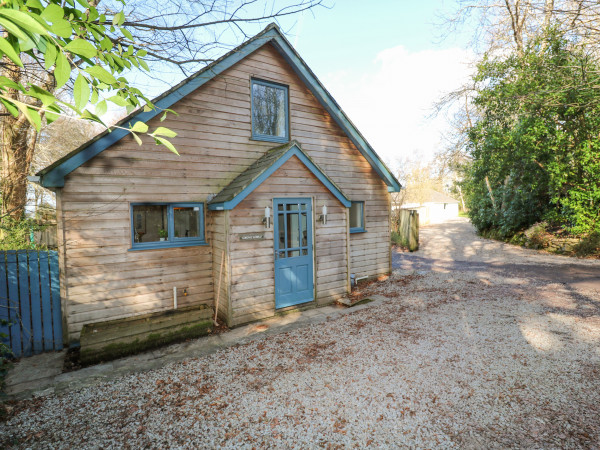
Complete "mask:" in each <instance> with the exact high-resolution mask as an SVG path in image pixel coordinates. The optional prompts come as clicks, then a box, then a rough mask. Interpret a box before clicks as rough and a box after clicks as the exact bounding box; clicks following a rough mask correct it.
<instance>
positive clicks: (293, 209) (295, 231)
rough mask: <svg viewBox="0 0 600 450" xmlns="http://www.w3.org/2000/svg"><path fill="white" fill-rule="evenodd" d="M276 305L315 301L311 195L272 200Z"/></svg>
mask: <svg viewBox="0 0 600 450" xmlns="http://www.w3.org/2000/svg"><path fill="white" fill-rule="evenodd" d="M273 208H274V209H273V216H274V217H273V218H274V232H275V233H274V234H275V236H274V237H275V308H285V307H286V306H292V305H298V304H300V303H306V302H311V301H313V300H314V289H313V286H314V283H313V255H312V227H311V223H312V216H311V200H310V198H285V199H283V198H276V199H275V200H274V201H273Z"/></svg>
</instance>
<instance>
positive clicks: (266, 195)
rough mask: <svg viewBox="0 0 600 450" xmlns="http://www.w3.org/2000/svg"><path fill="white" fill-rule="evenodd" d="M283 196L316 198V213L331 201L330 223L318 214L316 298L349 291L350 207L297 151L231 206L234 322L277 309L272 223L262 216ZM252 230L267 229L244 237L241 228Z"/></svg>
mask: <svg viewBox="0 0 600 450" xmlns="http://www.w3.org/2000/svg"><path fill="white" fill-rule="evenodd" d="M279 197H281V198H284V197H308V198H312V199H313V202H312V203H313V205H312V207H313V218H314V216H315V214H317V213H318V212H319V211H321V208H322V206H323V205H324V204H326V205H327V208H328V220H327V224H326V225H323V224H322V223H320V222H317V223H315V222H314V220H313V229H314V252H315V272H316V279H315V286H316V296H317V304H326V303H330V302H332V301H335V300H336V299H338V298H341V297H343V296H344V295H345V294H346V293H347V292H348V267H347V264H348V255H347V253H346V242H347V241H346V239H347V234H346V233H347V229H346V208H345V207H344V206H343V205H342V204H341V203H340V202H339V201H338V200H337V199H336V198H335V197H334V196H333V195H332V194H331V193H330V192H329V190H328V189H327V188H326V187H325V186H323V185H322V184H321V182H320V181H319V180H318V179H317V178H316V177H315V176H314V175H313V174H312V173H311V172H310V171H309V170H308V169H307V168H306V167H305V166H304V164H302V162H301V161H300V160H299V159H298V158H297V157H295V156H294V157H292V158H291V159H290V160H289V161H287V162H286V163H285V164H284V165H283V166H281V167H280V168H279V169H278V170H276V171H275V173H273V175H271V176H270V177H269V178H268V179H267V180H266V181H264V182H263V183H262V184H261V185H260V186H259V187H258V188H256V189H255V190H254V192H252V193H251V194H250V195H249V196H248V197H246V198H245V199H244V201H242V202H241V203H240V204H239V205H238V206H237V207H236V208H235V209H233V210H232V211H231V212H230V237H229V239H230V243H229V248H230V249H231V309H232V322H231V324H232V325H238V324H241V323H245V322H250V321H252V320H258V319H262V318H265V317H269V316H272V315H273V314H275V281H274V273H275V267H274V248H273V245H274V243H273V227H271V228H270V229H268V230H266V229H265V227H264V225H263V224H262V222H261V220H262V218H263V217H264V211H265V206H269V207H271V208H272V207H273V203H272V201H273V198H279ZM315 211H316V212H315ZM273 219H274V216H273ZM249 232H264V233H265V239H264V240H262V241H241V240H240V237H239V235H240V233H249Z"/></svg>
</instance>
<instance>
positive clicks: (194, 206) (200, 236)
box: [131, 203, 206, 250]
mask: <svg viewBox="0 0 600 450" xmlns="http://www.w3.org/2000/svg"><path fill="white" fill-rule="evenodd" d="M131 228H132V229H131V249H132V250H149V249H153V248H166V247H188V246H192V245H204V244H206V241H205V239H204V204H203V203H135V204H132V205H131Z"/></svg>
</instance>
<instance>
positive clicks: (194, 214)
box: [173, 206, 200, 238]
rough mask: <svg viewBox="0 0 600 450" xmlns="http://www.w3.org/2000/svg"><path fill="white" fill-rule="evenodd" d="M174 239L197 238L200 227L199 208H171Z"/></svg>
mask: <svg viewBox="0 0 600 450" xmlns="http://www.w3.org/2000/svg"><path fill="white" fill-rule="evenodd" d="M173 221H174V222H175V227H174V230H175V231H174V232H175V237H176V238H197V237H199V236H198V233H199V230H200V227H199V224H200V207H198V206H175V207H174V208H173Z"/></svg>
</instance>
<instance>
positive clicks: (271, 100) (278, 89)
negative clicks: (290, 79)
mask: <svg viewBox="0 0 600 450" xmlns="http://www.w3.org/2000/svg"><path fill="white" fill-rule="evenodd" d="M251 85H252V138H253V139H258V140H261V141H272V142H287V141H289V136H290V133H289V120H288V109H289V108H288V88H287V86H282V85H279V84H274V83H269V82H267V81H260V80H252V82H251Z"/></svg>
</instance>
